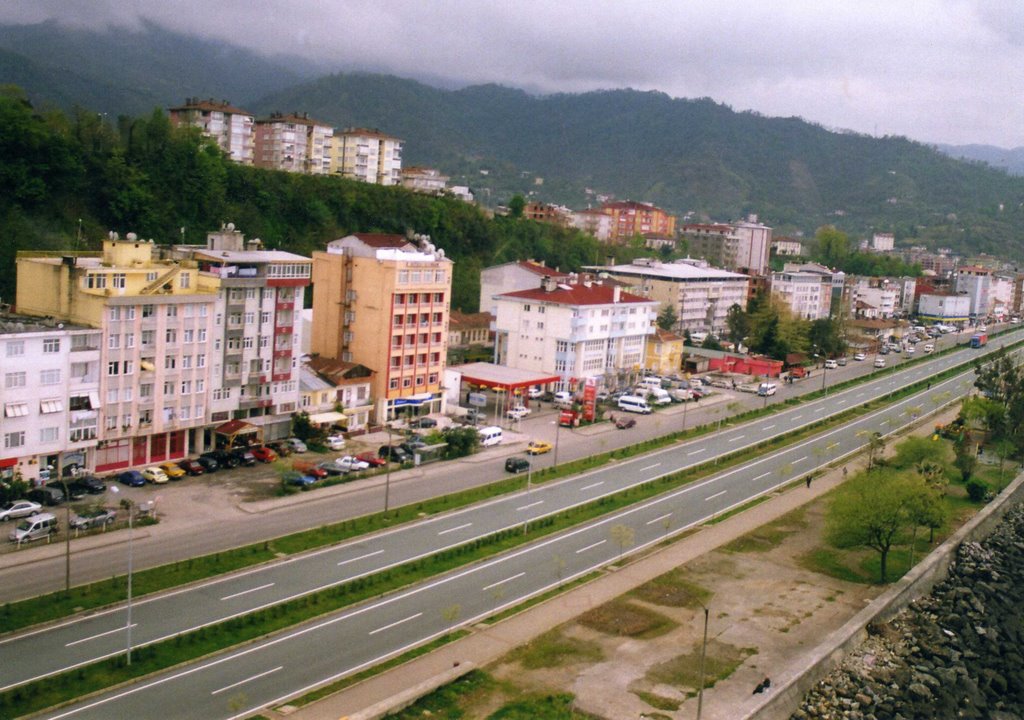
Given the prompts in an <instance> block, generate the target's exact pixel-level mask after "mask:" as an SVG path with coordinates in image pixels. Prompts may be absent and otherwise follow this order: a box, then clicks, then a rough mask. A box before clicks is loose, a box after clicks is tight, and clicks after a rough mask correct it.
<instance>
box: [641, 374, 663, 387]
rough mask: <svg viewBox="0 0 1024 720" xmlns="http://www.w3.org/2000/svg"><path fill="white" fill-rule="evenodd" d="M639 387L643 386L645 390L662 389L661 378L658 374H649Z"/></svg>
mask: <svg viewBox="0 0 1024 720" xmlns="http://www.w3.org/2000/svg"><path fill="white" fill-rule="evenodd" d="M637 387H642V388H643V389H644V390H654V389H659V390H660V389H661V378H660V377H658V376H657V375H648V376H647V377H645V378H644V379H643V380H641V381H640V382H639V383H638V384H637Z"/></svg>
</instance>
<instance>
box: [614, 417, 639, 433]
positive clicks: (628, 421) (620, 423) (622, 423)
mask: <svg viewBox="0 0 1024 720" xmlns="http://www.w3.org/2000/svg"><path fill="white" fill-rule="evenodd" d="M615 427H617V428H618V429H619V430H629V429H630V428H631V427H636V418H632V417H629V416H627V415H623V416H622V417H620V418H618V419H616V420H615Z"/></svg>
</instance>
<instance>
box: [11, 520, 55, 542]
mask: <svg viewBox="0 0 1024 720" xmlns="http://www.w3.org/2000/svg"><path fill="white" fill-rule="evenodd" d="M56 532H57V518H56V517H54V515H53V514H52V513H39V514H38V515H33V516H32V517H27V518H25V519H24V520H22V521H21V522H20V523H18V526H17V527H16V528H14V529H13V530H11V534H10V535H9V538H10V540H11V542H14V543H23V542H29V541H30V540H39V539H40V538H44V537H49V536H51V535H53V534H54V533H56Z"/></svg>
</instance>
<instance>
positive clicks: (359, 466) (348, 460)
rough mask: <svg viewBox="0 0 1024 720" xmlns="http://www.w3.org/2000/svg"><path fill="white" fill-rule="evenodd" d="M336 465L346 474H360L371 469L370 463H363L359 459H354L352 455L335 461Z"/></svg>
mask: <svg viewBox="0 0 1024 720" xmlns="http://www.w3.org/2000/svg"><path fill="white" fill-rule="evenodd" d="M334 464H335V465H337V466H338V467H340V468H341V469H342V470H344V471H345V472H359V471H360V470H367V469H368V468H369V467H370V463H368V462H363V461H362V460H359V459H358V458H354V457H352V456H351V455H343V456H342V457H340V458H338V459H337V460H335V461H334Z"/></svg>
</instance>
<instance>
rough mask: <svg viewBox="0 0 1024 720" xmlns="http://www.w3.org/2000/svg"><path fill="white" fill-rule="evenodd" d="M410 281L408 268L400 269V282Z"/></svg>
mask: <svg viewBox="0 0 1024 720" xmlns="http://www.w3.org/2000/svg"><path fill="white" fill-rule="evenodd" d="M408 282H409V271H408V270H399V271H398V284H399V285H406V284H408Z"/></svg>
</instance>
